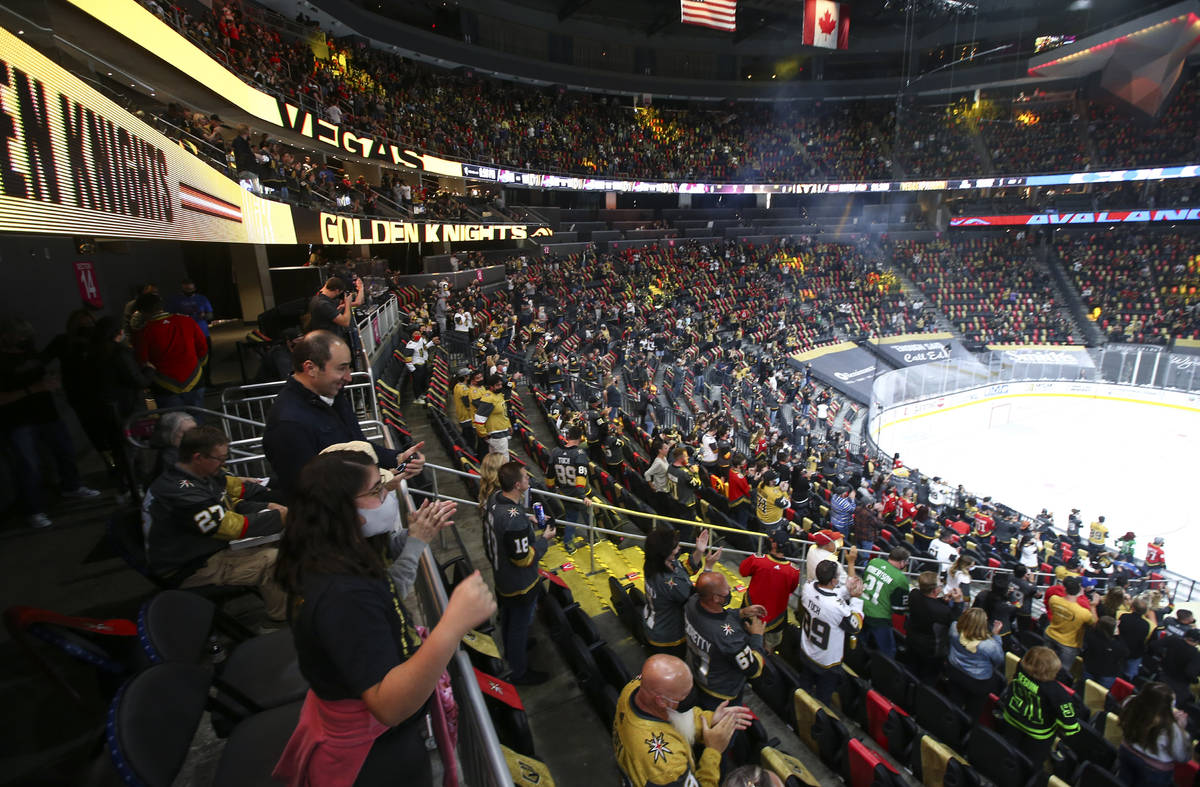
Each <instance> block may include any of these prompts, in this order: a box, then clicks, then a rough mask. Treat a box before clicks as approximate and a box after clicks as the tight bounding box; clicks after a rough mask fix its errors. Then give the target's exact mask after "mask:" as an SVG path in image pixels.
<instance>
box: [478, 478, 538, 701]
mask: <svg viewBox="0 0 1200 787" xmlns="http://www.w3.org/2000/svg"><path fill="white" fill-rule="evenodd" d="M496 476H497V480H498V481H499V482H500V489H499V491H497V492H495V493H494V494H493V495H492V497H491V499H489V500H488V501H487V507H486V508H487V511H486V513H485V515H484V516H485V520H484V527H483V533H484V543H483V547H484V551H486V552H487V556H488V560H489V561H491V564H492V572H493V575H494V578H495V582H496V601H497V603H498V605H499V607H500V633H501V635H502V637H503V639H504V658H505V660H507V661H508V665H509V667H511V668H512V674H513V676H512V678H510V680H511V682H513V683H515V684H517V685H533V684H537V683H543V682H545V681H546V679H547V678H549V677H550V676H549V675H547V674H546V673H545V672H541V671H540V670H535V669H531V668H530V667H529V660H528V657H527V656H526V653H525V649H526V647H527V646H528V644H529V627H530V626H532V625H533V613H534V610H535V609H536V608H537V584H538V581H539V576H538V561H539V560H541V558H542V555H544V554H546V549H547V541H549V540H550V539H553V538H554V525H553V524H548V525H546V529H545V530H543V531H542V533H541V534H540V535H539V534H538V532H537V531H536V530H535V529H534V524H535V520H534V518H533V516H532V515H531V514H530V513H529V512H528V511H526V510H525V505H524V502H523V501H524V500H525V493H526V492H527V491H529V473H528V472H527V471H526V470H525V468H524V466H522V464H521V463H520V462H506V463H504V464H503V465H501V466H500V470H499V471H498V472H497V473H496Z"/></svg>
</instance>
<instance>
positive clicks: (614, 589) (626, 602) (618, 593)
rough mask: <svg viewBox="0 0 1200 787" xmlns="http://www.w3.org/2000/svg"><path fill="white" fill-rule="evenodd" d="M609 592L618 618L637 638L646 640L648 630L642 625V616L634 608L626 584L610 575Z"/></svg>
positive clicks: (642, 640) (640, 640)
mask: <svg viewBox="0 0 1200 787" xmlns="http://www.w3.org/2000/svg"><path fill="white" fill-rule="evenodd" d="M608 592H609V599H610V600H611V601H612V607H613V611H615V612H616V613H617V619H618V620H620V621H621V623H622V624H624V626H625V628H626V629H627V630H628V631H629V633H630V634H632V635H633V638H634V639H635V640H637V641H638V642H644V641H645V639H646V630H645V628H644V627H643V626H642V620H641V618H640V617H639V616H638V614H637V612H636V611H635V610H634V608H633V601H632V600H630V598H629V593H628V591H626V590H625V586H624V585H622V584H621V581H620V580H619V579H617V578H616V577H614V576H611V575H610V576H609V577H608Z"/></svg>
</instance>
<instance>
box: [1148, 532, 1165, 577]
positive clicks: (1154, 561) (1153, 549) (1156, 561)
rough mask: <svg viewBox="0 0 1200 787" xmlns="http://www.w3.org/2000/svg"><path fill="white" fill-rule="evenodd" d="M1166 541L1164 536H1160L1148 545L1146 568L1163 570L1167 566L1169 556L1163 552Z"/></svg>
mask: <svg viewBox="0 0 1200 787" xmlns="http://www.w3.org/2000/svg"><path fill="white" fill-rule="evenodd" d="M1165 543H1166V541H1164V540H1163V537H1162V536H1158V537H1157V538H1155V539H1154V540H1153V541H1152V542H1150V543H1149V544H1147V545H1146V570H1147V571H1162V570H1163V569H1165V568H1166V567H1167V557H1166V554H1165V553H1164V552H1163V545H1164V544H1165Z"/></svg>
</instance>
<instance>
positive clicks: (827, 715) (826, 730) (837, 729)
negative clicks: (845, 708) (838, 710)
mask: <svg viewBox="0 0 1200 787" xmlns="http://www.w3.org/2000/svg"><path fill="white" fill-rule="evenodd" d="M812 737H813V740H815V741H816V742H817V756H818V757H820V758H821V762H823V763H825V765H827V766H828V767H829V768H830V769H832V770H833V771H834V772H835V773H839V774H841V775H842V776H847V775H848V774H847V769H846V744H847V743H848V742H849V741H850V731H849V730H847V729H846V725H845V724H843V723H842V721H841V719H839V718H837V716H836V715H835V714H834V713H832V712H831V711H827V710H818V711H817V715H816V718H815V719H814V720H813V727H812Z"/></svg>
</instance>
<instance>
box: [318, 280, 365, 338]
mask: <svg viewBox="0 0 1200 787" xmlns="http://www.w3.org/2000/svg"><path fill="white" fill-rule="evenodd" d="M361 304H362V279H359V280H358V293H353V292H351V291H350V288H349V287H348V286H346V282H345V281H344V280H343V279H340V278H338V277H337V276H331V277H330V278H329V279H327V280H326V281H325V285H324V286H323V287H321V289H320V290H318V291H317V294H316V295H314V296H313V297H312V300H311V301H309V304H308V314H306V315H305V317H306V318H307V320H308V324H307V325H306V326H305V328H306V330H308V331H309V332H312V331H329V332H330V333H332V334H334V335H335V336H338V337H339V338H342V339H343V340H344V339H346V336H347V332H348V331H349V329H350V327H349V326H350V320H351V319H352V311H353V309H354V307H355V306H359V305H361Z"/></svg>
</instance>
